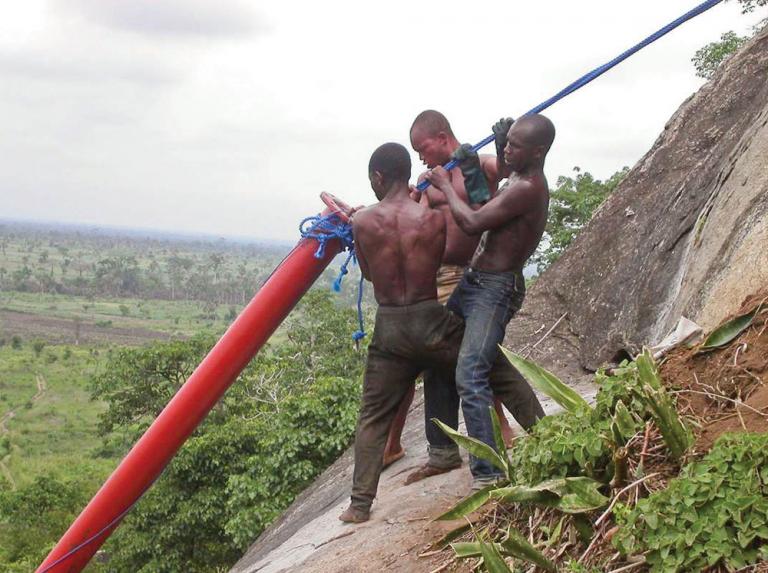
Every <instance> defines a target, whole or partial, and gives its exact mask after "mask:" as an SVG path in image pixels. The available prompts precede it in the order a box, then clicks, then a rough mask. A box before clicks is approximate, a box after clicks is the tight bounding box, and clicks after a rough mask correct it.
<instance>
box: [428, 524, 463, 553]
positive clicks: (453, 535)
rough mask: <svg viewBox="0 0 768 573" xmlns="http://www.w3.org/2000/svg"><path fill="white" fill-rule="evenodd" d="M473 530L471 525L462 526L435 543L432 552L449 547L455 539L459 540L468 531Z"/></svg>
mask: <svg viewBox="0 0 768 573" xmlns="http://www.w3.org/2000/svg"><path fill="white" fill-rule="evenodd" d="M470 529H472V524H471V523H465V524H464V525H460V526H459V527H457V528H455V529H451V530H450V531H449V532H448V533H446V534H445V535H443V536H442V537H441V538H440V539H438V540H437V541H435V542H434V543H433V544H432V545H431V546H430V550H432V551H437V550H439V549H443V548H445V547H447V546H448V545H449V544H450V543H451V542H452V541H453V540H454V539H458V538H459V537H461V536H462V535H464V534H465V533H466V532H467V531H469V530H470Z"/></svg>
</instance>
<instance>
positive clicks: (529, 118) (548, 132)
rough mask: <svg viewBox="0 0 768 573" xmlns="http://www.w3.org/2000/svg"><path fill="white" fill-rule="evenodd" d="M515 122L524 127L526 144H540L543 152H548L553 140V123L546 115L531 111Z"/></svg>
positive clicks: (537, 145)
mask: <svg viewBox="0 0 768 573" xmlns="http://www.w3.org/2000/svg"><path fill="white" fill-rule="evenodd" d="M517 123H518V124H519V125H520V127H522V128H524V134H525V140H526V142H527V143H528V144H530V145H533V146H536V147H539V146H541V147H543V148H544V151H545V153H546V152H549V149H550V148H551V147H552V142H553V141H554V140H555V125H554V124H553V123H552V121H550V119H549V118H548V117H546V116H543V115H541V114H540V113H532V114H529V115H524V116H523V117H521V118H520V119H518V120H517Z"/></svg>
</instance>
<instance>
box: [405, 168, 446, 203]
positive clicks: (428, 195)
mask: <svg viewBox="0 0 768 573" xmlns="http://www.w3.org/2000/svg"><path fill="white" fill-rule="evenodd" d="M426 179H427V172H426V171H425V172H424V173H422V174H420V175H419V178H418V179H417V184H418V185H420V184H421V182H422V181H426ZM411 198H412V199H413V200H414V201H416V202H417V203H421V204H422V205H424V206H426V207H431V208H433V209H434V208H435V207H440V206H441V205H447V204H448V201H447V200H446V199H445V195H444V194H443V192H442V191H440V190H439V189H437V188H435V187H432V186H428V187H427V188H426V189H424V191H419V190H418V189H417V188H416V187H415V186H413V185H412V186H411Z"/></svg>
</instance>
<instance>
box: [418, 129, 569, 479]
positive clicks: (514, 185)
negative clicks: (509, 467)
mask: <svg viewBox="0 0 768 573" xmlns="http://www.w3.org/2000/svg"><path fill="white" fill-rule="evenodd" d="M554 137H555V128H554V125H552V122H551V121H550V120H549V119H547V118H546V117H544V116H542V115H538V114H535V115H528V116H524V117H523V118H521V119H519V120H518V121H517V122H515V123H514V124H513V125H512V127H511V128H510V129H509V132H508V134H507V138H506V139H507V143H506V146H505V148H504V161H505V163H506V164H507V165H508V166H509V168H510V169H511V172H512V173H511V176H510V178H509V180H508V181H507V183H506V184H505V185H504V187H502V189H501V190H500V191H499V192H498V193H497V194H496V195H495V196H494V197H493V198H492V199H491V200H490V201H488V202H487V203H486V204H485V205H483V206H481V207H480V208H479V209H477V210H473V209H471V208H470V207H469V206H467V204H466V203H465V202H464V201H463V200H462V197H461V196H459V194H458V192H457V191H456V189H455V187H454V186H453V184H452V183H451V178H450V176H449V174H448V172H446V171H445V169H443V168H442V167H435V168H434V169H432V170H431V171H430V172H429V173H428V174H427V179H428V180H429V182H430V183H431V184H432V185H433V186H434V187H436V188H437V189H439V190H440V191H442V192H443V193H444V194H445V197H446V199H447V201H448V205H449V207H450V210H451V214H452V215H453V218H454V219H455V221H456V223H457V224H458V225H459V227H461V229H462V230H463V231H464V232H465V233H467V234H470V235H475V236H478V235H481V234H482V240H481V242H480V245H479V246H478V248H477V251H476V252H475V254H474V256H473V258H472V263H471V265H470V268H468V269H467V271H466V272H465V273H464V277H463V278H462V280H461V283H460V284H459V286H458V287H457V288H456V290H455V291H454V293H453V294H452V295H451V298H450V299H449V301H448V304H447V306H448V308H449V309H450V310H452V311H453V312H455V313H457V314H458V315H459V316H461V317H462V318H464V320H465V322H466V328H465V335H464V340H463V341H462V345H461V351H460V354H459V363H458V365H457V367H456V385H457V388H458V391H459V395H460V396H461V400H462V411H463V413H464V421H465V423H466V425H467V433H468V434H469V435H470V436H472V437H474V438H477V439H479V440H482V441H483V442H485V443H487V444H493V429H492V425H491V420H490V415H489V412H488V405H489V404H490V403H491V398H492V394H491V387H490V383H489V374H490V371H491V368H492V365H493V364H494V361H495V360H496V359H497V357H498V354H499V352H498V344H500V343H501V342H502V340H503V339H504V333H505V329H506V326H507V323H508V322H509V321H510V319H511V318H512V316H514V314H515V313H516V312H517V311H518V310H519V309H520V306H521V304H522V302H523V298H524V296H525V279H524V278H523V267H524V266H525V263H526V261H527V260H528V258H529V257H530V256H531V255H532V254H533V252H534V251H535V250H536V247H537V246H538V244H539V241H540V240H541V236H542V234H543V233H544V227H545V225H546V222H547V209H548V207H549V187H548V185H547V180H546V178H545V177H544V170H543V169H544V161H545V159H546V156H547V152H548V151H549V149H550V147H551V145H552V142H553V140H554ZM430 192H434V191H430ZM539 408H540V406H539ZM541 415H543V412H542V413H541ZM441 419H442V418H441ZM470 469H471V471H472V475H473V477H474V478H475V482H476V484H478V485H481V484H482V483H487V482H491V481H493V480H495V479H497V478H498V477H499V474H498V470H497V469H495V468H494V467H493V466H491V464H489V463H488V462H485V461H483V460H478V459H476V458H470Z"/></svg>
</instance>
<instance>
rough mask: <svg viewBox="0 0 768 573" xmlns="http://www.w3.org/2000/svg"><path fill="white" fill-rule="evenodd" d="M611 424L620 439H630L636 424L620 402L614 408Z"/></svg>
mask: <svg viewBox="0 0 768 573" xmlns="http://www.w3.org/2000/svg"><path fill="white" fill-rule="evenodd" d="M613 422H614V424H615V425H616V428H617V429H618V431H619V434H620V435H621V437H622V438H624V439H627V438H631V437H632V436H633V435H634V434H635V428H636V427H637V423H636V421H635V419H634V418H633V417H632V414H631V413H630V412H629V410H628V409H627V407H626V406H625V405H624V402H622V401H621V400H619V401H618V402H617V403H616V407H615V408H614V413H613Z"/></svg>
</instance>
